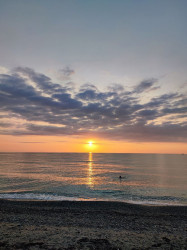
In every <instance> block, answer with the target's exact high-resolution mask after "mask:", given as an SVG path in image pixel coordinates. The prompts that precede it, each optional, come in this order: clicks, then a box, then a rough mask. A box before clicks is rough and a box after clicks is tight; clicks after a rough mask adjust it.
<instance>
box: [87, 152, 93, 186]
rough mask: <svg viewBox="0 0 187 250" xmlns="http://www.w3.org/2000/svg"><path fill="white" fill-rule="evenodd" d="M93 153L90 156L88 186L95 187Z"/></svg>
mask: <svg viewBox="0 0 187 250" xmlns="http://www.w3.org/2000/svg"><path fill="white" fill-rule="evenodd" d="M92 164H93V160H92V153H91V152H90V153H89V156H88V186H90V187H93V169H92Z"/></svg>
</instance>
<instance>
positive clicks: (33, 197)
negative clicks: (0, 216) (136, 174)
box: [0, 193, 187, 206]
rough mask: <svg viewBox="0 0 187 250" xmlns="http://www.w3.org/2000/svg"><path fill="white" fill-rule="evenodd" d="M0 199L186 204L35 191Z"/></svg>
mask: <svg viewBox="0 0 187 250" xmlns="http://www.w3.org/2000/svg"><path fill="white" fill-rule="evenodd" d="M0 199H11V200H41V201H42V200H43V201H111V202H125V203H130V204H138V205H149V206H186V205H187V204H182V203H177V202H173V201H172V202H169V201H149V200H142V201H140V200H139V201H137V200H119V199H106V198H103V199H101V198H78V197H68V196H62V195H54V194H35V193H22V194H21V193H5V194H0Z"/></svg>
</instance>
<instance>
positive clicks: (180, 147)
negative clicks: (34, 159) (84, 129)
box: [0, 135, 187, 154]
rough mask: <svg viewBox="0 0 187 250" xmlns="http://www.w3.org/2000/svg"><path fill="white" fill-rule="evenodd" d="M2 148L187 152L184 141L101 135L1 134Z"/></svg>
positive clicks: (52, 150) (15, 150) (4, 149)
mask: <svg viewBox="0 0 187 250" xmlns="http://www.w3.org/2000/svg"><path fill="white" fill-rule="evenodd" d="M0 152H77V153H79V152H80V153H84V152H85V153H89V152H92V153H163V154H164V153H168V154H187V147H186V144H185V143H179V142H178V143H171V142H170V143H169V142H124V141H112V140H106V139H105V140H103V139H99V138H94V139H90V140H89V139H86V138H83V139H82V138H71V137H69V138H67V137H60V138H59V137H58V136H22V137H18V136H9V135H1V136H0Z"/></svg>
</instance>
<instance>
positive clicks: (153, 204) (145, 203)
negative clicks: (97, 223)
mask: <svg viewBox="0 0 187 250" xmlns="http://www.w3.org/2000/svg"><path fill="white" fill-rule="evenodd" d="M1 200H3V201H17V202H27V201H28V202H57V203H58V202H108V203H122V204H126V205H138V206H147V207H186V208H187V204H182V203H178V204H177V203H175V204H174V203H173V204H172V203H161V202H151V201H128V200H124V201H119V200H107V199H106V200H103V199H84V198H74V199H70V198H69V197H68V199H67V200H66V199H63V200H52V199H46V200H45V199H28V198H0V201H1Z"/></svg>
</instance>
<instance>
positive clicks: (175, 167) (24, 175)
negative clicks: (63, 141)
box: [0, 153, 187, 205]
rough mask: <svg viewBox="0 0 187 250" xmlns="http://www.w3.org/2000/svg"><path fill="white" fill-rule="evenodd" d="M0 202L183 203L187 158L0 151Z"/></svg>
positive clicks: (186, 195)
mask: <svg viewBox="0 0 187 250" xmlns="http://www.w3.org/2000/svg"><path fill="white" fill-rule="evenodd" d="M120 175H121V176H122V179H121V180H120V179H119V176H120ZM0 198H11V199H39V200H109V201H114V200H115V201H127V202H133V203H144V204H176V205H177V204H181V205H182V204H186V205H187V155H164V154H97V153H82V154H78V153H0Z"/></svg>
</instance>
